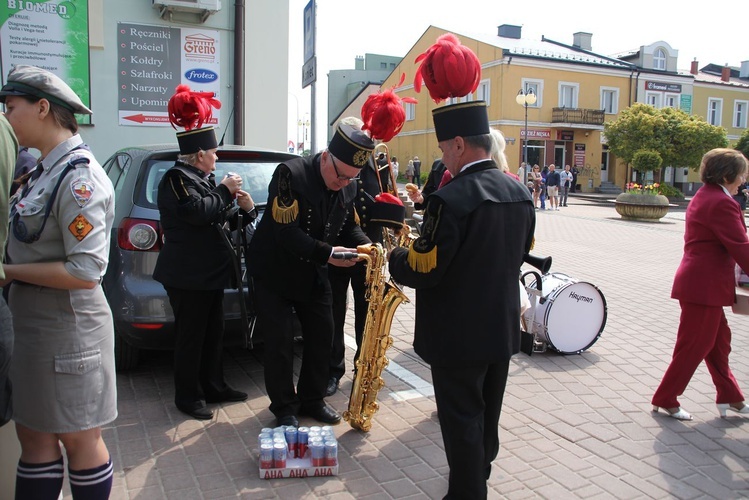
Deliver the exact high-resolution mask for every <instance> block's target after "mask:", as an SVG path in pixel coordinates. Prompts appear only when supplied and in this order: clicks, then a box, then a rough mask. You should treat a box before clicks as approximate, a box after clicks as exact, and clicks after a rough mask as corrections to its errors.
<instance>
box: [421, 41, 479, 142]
mask: <svg viewBox="0 0 749 500" xmlns="http://www.w3.org/2000/svg"><path fill="white" fill-rule="evenodd" d="M416 62H417V63H418V62H421V66H419V69H418V70H416V77H415V78H414V89H415V90H416V91H417V92H420V91H421V85H422V83H423V84H424V85H426V87H427V89H429V96H430V97H431V98H432V99H433V100H434V102H436V103H439V102H442V101H443V100H445V99H449V98H451V97H465V96H467V95H468V94H471V93H473V92H475V91H476V89H477V88H478V85H479V82H480V81H481V61H479V58H478V57H477V56H476V54H474V52H473V51H472V50H471V49H469V48H468V47H466V46H465V45H462V44H461V43H460V40H458V37H456V36H455V35H453V34H452V33H445V34H444V35H441V36H440V37H439V38H437V41H436V42H435V43H434V44H433V45H432V46H431V47H429V48H428V49H427V50H426V52H424V53H423V54H420V55H419V56H418V57H417V58H416ZM432 118H433V119H434V131H435V133H436V134H437V141H439V142H442V141H446V140H448V139H452V138H453V137H457V136H461V137H468V136H473V135H483V134H488V133H489V115H488V112H487V109H486V102H484V101H468V102H463V103H458V104H451V105H449V106H443V107H440V108H436V109H434V110H432Z"/></svg>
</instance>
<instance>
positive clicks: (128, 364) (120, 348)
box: [114, 329, 140, 372]
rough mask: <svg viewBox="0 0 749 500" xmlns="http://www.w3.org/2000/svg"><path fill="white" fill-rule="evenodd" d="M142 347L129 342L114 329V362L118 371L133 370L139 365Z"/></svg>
mask: <svg viewBox="0 0 749 500" xmlns="http://www.w3.org/2000/svg"><path fill="white" fill-rule="evenodd" d="M139 354H140V349H138V348H137V347H133V346H131V345H130V344H128V343H127V341H126V340H125V339H123V338H122V336H121V335H120V334H119V333H118V332H117V330H116V329H115V331H114V364H115V367H116V368H117V371H118V372H122V371H126V370H131V369H133V368H135V367H136V366H138V357H139Z"/></svg>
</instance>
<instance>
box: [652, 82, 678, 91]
mask: <svg viewBox="0 0 749 500" xmlns="http://www.w3.org/2000/svg"><path fill="white" fill-rule="evenodd" d="M645 90H655V91H660V92H679V93H681V85H680V84H678V83H663V82H647V81H646V82H645Z"/></svg>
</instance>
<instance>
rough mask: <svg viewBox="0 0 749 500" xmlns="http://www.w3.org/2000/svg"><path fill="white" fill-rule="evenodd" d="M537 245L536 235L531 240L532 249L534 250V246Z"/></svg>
mask: <svg viewBox="0 0 749 500" xmlns="http://www.w3.org/2000/svg"><path fill="white" fill-rule="evenodd" d="M535 246H536V237H535V236H534V237H533V239H532V240H531V248H530V250H533V247H535ZM530 250H529V251H530Z"/></svg>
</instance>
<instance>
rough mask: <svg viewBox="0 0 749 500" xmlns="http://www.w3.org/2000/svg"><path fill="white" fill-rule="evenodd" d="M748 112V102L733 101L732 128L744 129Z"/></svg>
mask: <svg viewBox="0 0 749 500" xmlns="http://www.w3.org/2000/svg"><path fill="white" fill-rule="evenodd" d="M747 110H749V101H734V103H733V126H734V127H736V128H746V123H747V120H746V115H747Z"/></svg>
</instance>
